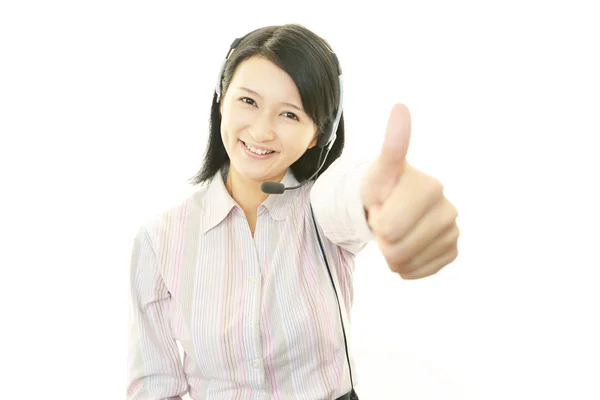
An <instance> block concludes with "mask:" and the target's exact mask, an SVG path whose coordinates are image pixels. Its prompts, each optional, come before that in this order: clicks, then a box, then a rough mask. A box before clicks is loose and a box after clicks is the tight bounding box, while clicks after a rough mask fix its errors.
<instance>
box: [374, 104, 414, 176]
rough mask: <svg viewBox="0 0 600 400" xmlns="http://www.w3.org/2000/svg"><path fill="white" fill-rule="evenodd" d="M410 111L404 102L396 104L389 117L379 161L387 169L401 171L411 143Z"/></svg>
mask: <svg viewBox="0 0 600 400" xmlns="http://www.w3.org/2000/svg"><path fill="white" fill-rule="evenodd" d="M410 132H411V124H410V112H409V111H408V108H407V107H406V106H405V105H403V104H395V105H394V107H393V108H392V112H391V113H390V117H389V119H388V124H387V128H386V131H385V136H384V139H383V148H382V150H381V155H380V156H379V162H380V165H381V166H382V167H384V168H385V169H388V168H389V169H390V170H392V171H401V170H402V168H403V167H404V162H405V161H406V153H407V152H408V145H409V143H410Z"/></svg>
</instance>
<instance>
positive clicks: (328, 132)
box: [215, 35, 359, 400]
mask: <svg viewBox="0 0 600 400" xmlns="http://www.w3.org/2000/svg"><path fill="white" fill-rule="evenodd" d="M246 36H247V35H246ZM246 36H242V37H240V38H236V39H235V40H234V41H233V42H232V43H231V45H230V46H229V50H228V51H227V55H226V56H225V59H224V60H223V64H222V65H221V70H220V72H219V78H218V80H217V85H216V88H215V93H216V95H217V98H216V101H217V103H219V101H220V100H221V94H222V92H221V81H222V80H223V73H224V72H225V66H226V65H227V60H228V59H229V56H230V55H231V53H232V52H233V51H234V50H235V48H236V47H237V45H238V44H239V43H240V42H241V41H242V39H244V38H245V37H246ZM331 55H332V58H333V61H334V64H335V66H336V67H337V72H338V79H339V100H338V106H337V108H336V111H335V118H334V119H333V121H332V122H329V123H327V125H326V126H325V128H324V129H323V134H322V135H321V137H320V138H319V140H318V141H317V146H318V147H319V148H320V149H321V154H320V155H319V162H318V163H317V170H316V171H315V172H314V173H313V174H312V175H311V176H310V177H309V178H308V179H305V180H304V181H303V182H301V183H300V184H299V185H296V186H290V187H286V186H285V185H284V184H283V183H280V182H263V184H262V185H261V190H262V191H263V192H264V193H266V194H281V193H283V192H285V191H286V190H291V189H298V188H300V187H302V186H304V185H305V184H306V183H308V182H309V181H310V180H311V179H312V178H314V177H315V176H316V175H317V174H318V173H319V171H321V169H323V166H324V165H325V160H327V155H328V154H329V151H330V150H331V148H332V147H333V143H334V142H335V139H336V138H337V129H338V126H339V123H340V119H341V117H342V109H343V99H344V96H343V95H344V90H343V87H344V86H343V79H342V69H341V67H340V63H339V61H338V58H337V55H336V54H335V53H334V52H333V51H331ZM310 213H311V216H312V220H313V224H314V227H315V232H316V235H317V241H318V242H319V247H320V248H321V254H322V255H323V260H324V261H325V265H326V267H327V272H328V273H329V279H330V280H331V286H332V287H333V292H334V293H335V299H336V301H337V306H338V311H339V315H340V323H341V326H342V333H343V335H344V347H345V349H346V360H347V362H348V371H349V372H350V384H351V386H352V390H351V391H350V393H349V394H350V397H349V398H347V397H342V398H343V399H344V400H359V399H358V395H357V394H356V391H355V390H354V381H353V379H352V366H351V365H350V356H349V355H348V340H347V339H346V329H345V327H344V320H343V318H342V308H341V306H340V299H339V296H338V293H337V290H336V288H335V284H334V282H333V276H332V274H331V269H330V268H329V263H328V262H327V256H326V254H325V250H324V249H323V243H322V242H321V237H320V235H319V229H318V227H317V222H316V219H315V214H314V212H313V208H312V205H311V206H310Z"/></svg>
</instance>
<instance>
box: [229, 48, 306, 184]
mask: <svg viewBox="0 0 600 400" xmlns="http://www.w3.org/2000/svg"><path fill="white" fill-rule="evenodd" d="M220 107H221V138H222V140H223V144H224V145H225V149H226V151H227V154H228V155H229V159H230V161H231V166H232V167H233V168H235V170H236V172H237V173H238V174H240V175H242V176H244V177H246V178H248V179H250V180H253V181H260V182H264V181H272V180H273V181H280V180H281V178H283V175H285V172H286V171H287V169H288V167H289V166H290V165H292V164H293V163H294V162H295V161H296V160H298V159H299V158H300V157H301V156H302V155H303V154H304V152H305V151H306V150H307V149H309V148H312V147H314V146H315V145H316V143H317V135H316V133H317V127H316V125H315V123H314V122H313V121H312V119H311V118H310V117H309V116H308V114H306V113H305V112H304V109H303V107H302V102H301V100H300V93H299V92H298V89H297V88H296V85H295V83H294V81H293V80H292V78H291V77H290V76H289V75H288V74H287V73H286V72H285V71H283V70H282V69H280V68H279V67H278V66H276V65H275V64H273V63H272V62H270V61H269V60H267V59H265V58H262V57H258V56H254V57H251V58H249V59H247V60H245V61H244V62H242V63H241V64H240V65H239V66H238V68H237V70H236V72H235V75H234V76H233V79H232V80H231V83H230V85H229V87H228V89H227V92H226V94H225V96H224V97H223V98H222V100H221V104H220Z"/></svg>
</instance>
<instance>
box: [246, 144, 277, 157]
mask: <svg viewBox="0 0 600 400" xmlns="http://www.w3.org/2000/svg"><path fill="white" fill-rule="evenodd" d="M244 144H245V145H246V147H247V148H248V150H250V151H251V152H253V153H256V154H260V155H263V154H271V153H273V151H271V150H259V149H256V148H254V147H252V146H250V145H248V144H246V143H244Z"/></svg>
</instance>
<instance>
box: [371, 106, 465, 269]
mask: <svg viewBox="0 0 600 400" xmlns="http://www.w3.org/2000/svg"><path fill="white" fill-rule="evenodd" d="M410 135H411V123H410V113H409V111H408V109H407V108H406V107H405V106H404V105H402V104H396V105H395V106H394V107H393V109H392V112H391V114H390V118H389V121H388V125H387V129H386V133H385V137H384V141H383V149H382V151H381V154H380V155H379V157H378V158H377V159H376V160H375V162H374V164H373V165H372V166H371V167H370V169H369V170H368V171H367V173H366V175H365V176H364V178H363V181H362V182H361V188H360V191H361V197H362V200H363V204H364V206H365V210H366V212H367V219H368V222H369V226H370V227H371V231H372V232H373V235H374V236H375V239H376V240H377V243H378V244H379V248H380V249H381V252H382V254H383V256H384V257H385V260H386V261H387V263H388V265H389V267H390V269H391V270H392V271H394V272H396V273H398V274H400V276H401V277H402V278H404V279H418V278H424V277H426V276H429V275H432V274H435V273H436V272H438V271H439V270H440V269H442V268H443V267H444V266H446V265H448V264H450V263H451V262H452V261H454V260H455V259H456V257H457V255H458V248H457V244H458V236H459V230H458V227H457V225H456V218H457V216H458V213H457V211H456V208H455V207H454V206H453V205H452V204H451V203H450V202H449V201H448V200H447V199H446V197H445V196H444V192H443V187H442V185H441V183H440V182H438V181H437V180H436V179H434V178H432V177H430V176H428V175H426V174H424V173H422V172H420V171H418V170H417V169H415V168H413V167H411V166H410V165H408V163H407V162H406V153H407V151H408V145H409V143H410Z"/></svg>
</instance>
